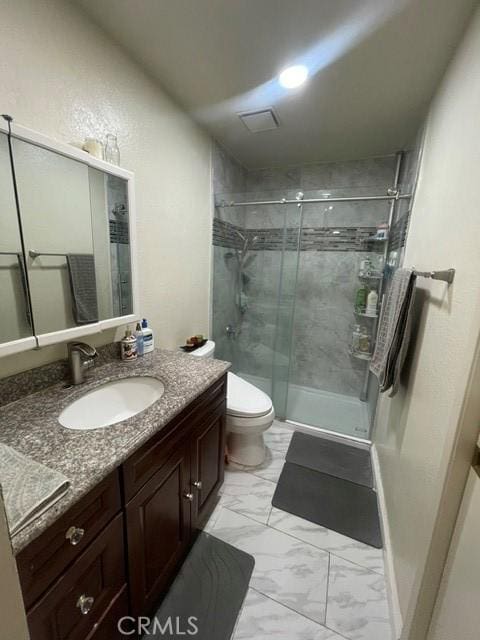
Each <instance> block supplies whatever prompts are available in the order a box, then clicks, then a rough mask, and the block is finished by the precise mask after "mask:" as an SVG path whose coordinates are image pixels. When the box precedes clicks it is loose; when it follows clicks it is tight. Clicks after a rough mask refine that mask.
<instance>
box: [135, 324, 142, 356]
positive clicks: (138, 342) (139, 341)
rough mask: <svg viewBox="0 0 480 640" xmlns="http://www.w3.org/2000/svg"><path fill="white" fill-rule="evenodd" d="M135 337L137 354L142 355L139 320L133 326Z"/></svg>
mask: <svg viewBox="0 0 480 640" xmlns="http://www.w3.org/2000/svg"><path fill="white" fill-rule="evenodd" d="M135 339H136V341H137V356H143V331H142V327H141V325H140V322H137V326H136V327H135Z"/></svg>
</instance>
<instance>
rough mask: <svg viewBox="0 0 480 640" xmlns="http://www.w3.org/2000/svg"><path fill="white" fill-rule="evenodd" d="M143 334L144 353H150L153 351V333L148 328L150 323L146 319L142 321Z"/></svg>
mask: <svg viewBox="0 0 480 640" xmlns="http://www.w3.org/2000/svg"><path fill="white" fill-rule="evenodd" d="M142 333H143V353H150V351H153V331H152V330H151V329H149V328H148V322H147V320H146V319H145V318H144V319H143V320H142Z"/></svg>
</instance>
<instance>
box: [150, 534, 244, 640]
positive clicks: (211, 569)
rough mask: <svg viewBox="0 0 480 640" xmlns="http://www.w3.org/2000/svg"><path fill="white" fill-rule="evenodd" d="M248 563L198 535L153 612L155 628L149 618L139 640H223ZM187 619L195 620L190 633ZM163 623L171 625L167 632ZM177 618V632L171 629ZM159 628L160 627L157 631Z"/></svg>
mask: <svg viewBox="0 0 480 640" xmlns="http://www.w3.org/2000/svg"><path fill="white" fill-rule="evenodd" d="M254 564H255V560H254V559H253V557H252V556H251V555H249V554H248V553H245V552H244V551H240V550H239V549H236V548H235V547H232V546H231V545H229V544H227V543H226V542H223V541H222V540H219V539H218V538H215V537H214V536H211V535H209V534H208V533H200V534H199V536H198V538H197V540H196V542H195V544H194V545H193V547H192V549H191V551H190V553H189V554H188V556H187V558H186V560H185V562H184V563H183V565H182V568H181V569H180V572H179V574H178V575H177V577H176V578H175V580H174V582H173V584H172V586H171V587H170V589H169V591H168V593H167V595H166V596H165V598H164V600H163V602H162V604H161V605H160V607H159V608H158V610H157V612H156V613H155V618H156V619H157V620H158V622H157V628H156V629H154V626H153V625H154V624H155V623H154V621H153V618H152V626H151V627H150V631H151V633H147V634H146V635H145V636H144V638H145V640H146V639H147V638H154V639H155V640H160V639H161V640H165V639H168V640H173V639H176V640H178V638H179V637H185V638H188V637H192V638H195V640H229V638H230V636H231V635H232V632H233V629H234V627H235V623H236V621H237V617H238V614H239V612H240V609H241V607H242V604H243V600H244V598H245V595H246V593H247V589H248V583H249V581H250V576H251V575H252V571H253V567H254ZM189 618H190V620H192V618H195V619H196V620H194V621H193V622H194V624H195V625H196V627H198V632H197V633H195V634H193V632H194V628H193V626H192V625H191V624H189ZM168 620H171V623H172V625H173V627H172V630H173V633H171V632H170V628H169V627H168ZM177 620H178V628H176V626H175V625H176V624H177ZM159 625H161V626H162V627H163V633H162V629H161V628H160V626H159ZM165 625H167V627H165ZM165 631H167V632H166V633H165ZM182 632H183V633H182ZM192 634H193V635H192Z"/></svg>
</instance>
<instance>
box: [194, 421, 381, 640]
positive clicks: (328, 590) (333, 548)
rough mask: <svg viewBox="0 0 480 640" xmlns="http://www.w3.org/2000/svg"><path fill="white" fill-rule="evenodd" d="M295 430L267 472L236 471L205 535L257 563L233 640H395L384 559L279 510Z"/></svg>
mask: <svg viewBox="0 0 480 640" xmlns="http://www.w3.org/2000/svg"><path fill="white" fill-rule="evenodd" d="M292 434H293V430H292V428H291V427H290V426H289V425H286V424H285V423H282V422H280V421H277V420H276V421H275V422H274V424H273V425H272V427H271V429H269V430H268V431H267V432H266V434H265V441H266V444H267V449H268V450H267V458H266V460H265V462H264V464H262V465H261V466H260V467H258V468H255V469H247V468H245V467H243V468H242V467H241V466H239V465H233V464H230V465H228V467H227V468H226V473H225V483H224V485H223V487H222V495H221V498H220V501H219V503H218V505H217V507H216V509H215V511H214V513H213V514H212V516H211V518H210V520H209V522H208V523H207V526H206V531H208V532H209V533H211V534H213V535H215V536H216V537H218V538H220V539H222V540H224V541H225V542H228V543H229V544H232V545H233V546H235V547H237V548H239V549H242V550H243V551H246V552H247V553H250V554H252V555H253V556H254V558H255V568H254V571H253V575H252V578H251V581H250V585H249V590H248V593H247V597H246V599H245V602H244V604H243V608H242V611H241V613H240V615H239V618H238V621H237V625H236V628H235V631H234V633H233V636H232V640H247V638H248V639H249V640H392V638H393V636H392V632H391V625H390V617H389V610H388V603H387V595H386V588H385V578H384V563H383V552H382V550H379V549H374V548H373V547H369V546H368V545H366V544H363V543H361V542H357V541H356V540H352V539H350V538H347V537H346V536H343V535H341V534H339V533H336V532H335V531H331V530H329V529H326V528H325V527H321V526H319V525H316V524H313V523H311V522H308V521H306V520H303V519H301V518H298V517H296V516H293V515H291V514H288V513H286V512H283V511H280V510H279V509H275V508H274V507H272V504H271V500H272V496H273V493H274V491H275V486H276V483H277V481H278V478H279V475H280V472H281V470H282V466H283V463H284V461H285V454H286V452H287V449H288V446H289V443H290V439H291V437H292Z"/></svg>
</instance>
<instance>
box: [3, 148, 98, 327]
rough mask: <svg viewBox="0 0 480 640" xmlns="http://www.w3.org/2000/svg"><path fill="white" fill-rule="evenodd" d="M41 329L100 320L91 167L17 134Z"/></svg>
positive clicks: (22, 199)
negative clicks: (94, 250)
mask: <svg viewBox="0 0 480 640" xmlns="http://www.w3.org/2000/svg"><path fill="white" fill-rule="evenodd" d="M13 153H14V159H15V170H16V177H17V187H18V193H19V200H20V212H21V217H22V226H23V231H24V240H25V249H26V252H27V254H28V255H27V268H28V277H29V282H30V293H31V299H32V307H33V316H34V321H35V330H36V332H37V334H39V335H40V334H42V333H49V332H52V331H58V330H62V329H68V328H71V327H76V326H79V325H84V324H90V323H92V322H97V320H98V303H97V293H96V282H95V260H94V252H93V237H92V221H91V215H90V189H89V177H88V167H87V166H86V165H84V164H82V163H81V162H77V161H76V160H72V159H71V158H67V157H65V156H62V155H60V154H58V153H54V152H53V151H49V150H47V149H43V148H40V147H37V146H35V145H33V144H30V143H28V142H24V141H21V140H17V139H14V140H13Z"/></svg>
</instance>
